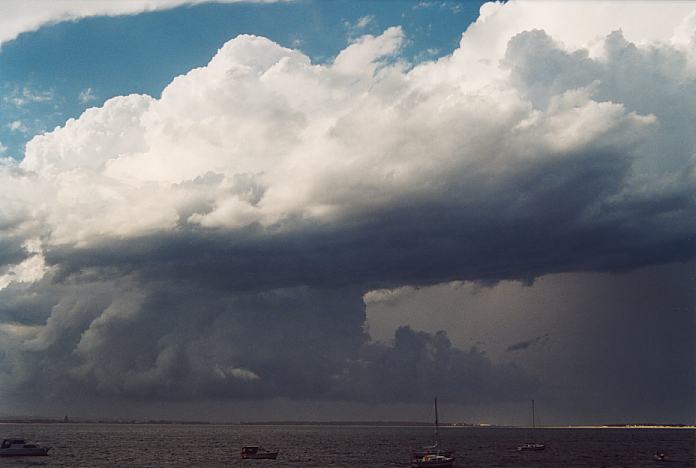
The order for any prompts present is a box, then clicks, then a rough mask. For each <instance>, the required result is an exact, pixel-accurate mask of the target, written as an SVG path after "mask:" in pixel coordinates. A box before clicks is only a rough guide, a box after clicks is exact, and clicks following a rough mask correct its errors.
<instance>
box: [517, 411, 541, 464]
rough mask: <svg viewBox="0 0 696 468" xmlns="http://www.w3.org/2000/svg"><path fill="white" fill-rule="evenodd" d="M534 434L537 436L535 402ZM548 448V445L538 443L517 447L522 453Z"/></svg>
mask: <svg viewBox="0 0 696 468" xmlns="http://www.w3.org/2000/svg"><path fill="white" fill-rule="evenodd" d="M532 434H535V435H536V420H535V417H534V400H532ZM545 448H546V445H544V444H539V443H536V442H529V443H526V444H522V445H520V446H519V447H517V450H519V451H520V452H522V451H537V450H544V449H545Z"/></svg>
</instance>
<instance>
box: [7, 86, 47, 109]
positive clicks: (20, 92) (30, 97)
mask: <svg viewBox="0 0 696 468" xmlns="http://www.w3.org/2000/svg"><path fill="white" fill-rule="evenodd" d="M53 98H54V95H53V91H51V90H48V91H36V90H33V89H31V88H28V87H26V86H25V87H23V88H21V89H19V88H17V89H14V90H13V91H12V92H11V93H10V94H8V95H7V96H4V97H3V100H4V101H5V102H9V103H11V104H13V105H14V106H15V107H23V106H25V105H27V104H31V103H45V102H51V101H52V100H53Z"/></svg>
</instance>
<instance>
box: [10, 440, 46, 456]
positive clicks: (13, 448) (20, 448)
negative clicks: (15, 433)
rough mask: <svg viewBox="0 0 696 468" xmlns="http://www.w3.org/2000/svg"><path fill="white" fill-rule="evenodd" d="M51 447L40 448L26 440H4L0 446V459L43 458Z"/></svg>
mask: <svg viewBox="0 0 696 468" xmlns="http://www.w3.org/2000/svg"><path fill="white" fill-rule="evenodd" d="M49 450H51V447H41V446H40V445H38V444H35V443H33V442H30V441H28V440H26V439H4V440H3V441H2V444H1V445H0V457H37V456H38V457H43V456H46V455H48V451H49Z"/></svg>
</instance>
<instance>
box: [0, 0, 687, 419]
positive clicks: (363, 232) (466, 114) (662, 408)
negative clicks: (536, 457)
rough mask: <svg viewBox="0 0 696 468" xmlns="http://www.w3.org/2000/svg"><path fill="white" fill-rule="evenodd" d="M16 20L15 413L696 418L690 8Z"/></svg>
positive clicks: (11, 356)
mask: <svg viewBox="0 0 696 468" xmlns="http://www.w3.org/2000/svg"><path fill="white" fill-rule="evenodd" d="M0 31H2V32H1V33H0V416H16V415H42V416H56V417H62V416H63V415H64V414H70V415H71V416H72V417H77V418H79V417H85V418H127V419H132V418H135V419H194V420H201V419H204V420H211V421H240V420H274V419H275V420H277V419H282V420H288V419H298V420H429V419H430V417H431V415H430V413H431V407H430V406H431V401H432V397H433V396H434V395H437V396H438V398H439V400H440V402H441V416H442V419H443V420H445V421H447V420H449V421H466V422H474V423H493V424H519V425H524V424H529V401H530V400H531V399H535V401H536V402H537V404H536V407H537V414H536V416H537V422H539V423H540V424H564V425H565V424H605V423H630V422H654V423H689V424H693V423H696V420H695V419H694V417H695V415H696V340H694V336H695V332H696V307H695V306H696V297H695V291H696V289H695V288H694V286H696V284H695V280H696V269H695V267H696V264H695V263H694V258H695V254H696V248H695V244H694V241H695V238H696V221H695V220H696V185H695V182H696V132H695V131H694V122H696V2H688V1H677V2H646V1H641V2H630V1H615V2H603V1H593V2H574V1H565V2H544V1H509V2H505V3H500V2H491V3H485V4H484V3H477V2H455V1H440V0H438V1H420V2H419V1H374V2H367V1H364V2H361V1H358V2H348V1H339V0H335V1H331V2H319V1H309V0H295V1H276V2H274V1H263V2H261V1H226V2H214V1H210V2H209V1H186V0H168V1H165V0H160V1H154V0H133V1H130V2H117V1H110V0H104V1H101V2H87V1H81V0H71V1H68V0H65V1H58V2H47V1H45V0H32V1H23V2H21V1H19V0H17V1H15V0H8V1H5V2H2V3H0Z"/></svg>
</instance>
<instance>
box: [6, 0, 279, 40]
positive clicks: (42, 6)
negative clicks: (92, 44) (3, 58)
mask: <svg viewBox="0 0 696 468" xmlns="http://www.w3.org/2000/svg"><path fill="white" fill-rule="evenodd" d="M240 1H248V2H254V1H256V2H260V3H270V2H273V1H277V0H135V1H128V2H122V1H118V0H101V1H99V2H92V1H89V0H71V1H68V2H53V1H51V0H26V1H24V0H7V1H3V2H2V3H0V45H2V44H3V43H5V42H9V41H11V40H13V39H16V38H17V36H19V35H20V34H21V33H24V32H30V31H36V30H37V29H39V28H40V27H42V26H45V25H50V24H55V23H60V22H62V21H76V20H79V19H81V18H88V17H91V16H120V15H135V14H138V13H143V12H148V11H157V10H166V9H171V8H176V7H178V6H182V5H196V4H200V3H207V2H210V3H212V2H216V3H236V2H240Z"/></svg>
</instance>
